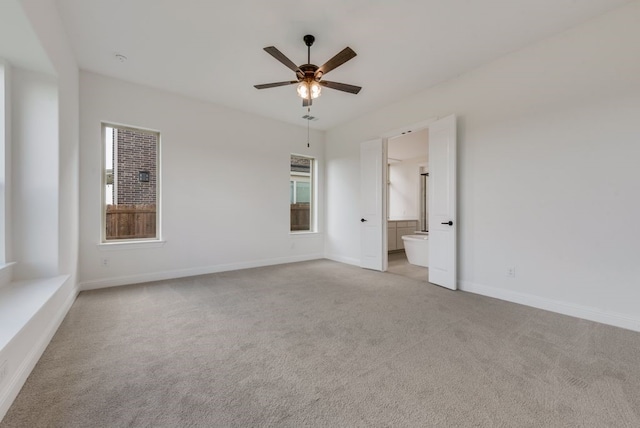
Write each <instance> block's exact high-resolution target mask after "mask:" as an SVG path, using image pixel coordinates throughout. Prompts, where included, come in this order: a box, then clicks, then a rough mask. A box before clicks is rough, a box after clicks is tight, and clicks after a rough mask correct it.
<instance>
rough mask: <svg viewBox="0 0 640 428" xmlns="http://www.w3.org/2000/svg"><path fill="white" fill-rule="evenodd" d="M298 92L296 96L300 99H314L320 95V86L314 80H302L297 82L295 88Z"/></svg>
mask: <svg viewBox="0 0 640 428" xmlns="http://www.w3.org/2000/svg"><path fill="white" fill-rule="evenodd" d="M296 90H297V92H298V96H299V97H300V98H302V99H306V100H309V99H312V100H315V99H316V98H318V97H319V96H320V93H321V92H322V86H320V84H319V83H318V82H316V81H315V80H313V81H310V82H309V81H306V80H305V81H302V82H300V83H299V84H298V88H297V89H296Z"/></svg>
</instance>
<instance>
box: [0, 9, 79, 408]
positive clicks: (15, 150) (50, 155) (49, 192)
mask: <svg viewBox="0 0 640 428" xmlns="http://www.w3.org/2000/svg"><path fill="white" fill-rule="evenodd" d="M5 1H6V2H7V3H8V2H9V0H5ZM4 3H5V2H4V1H3V5H4ZM11 3H12V6H15V5H17V7H11V8H9V10H10V11H11V13H10V14H9V15H8V16H7V15H3V16H2V18H3V19H0V21H2V22H5V21H6V20H8V21H11V22H12V23H20V25H10V26H3V29H4V30H7V28H10V29H11V31H16V32H17V33H16V35H15V36H14V37H11V39H10V40H12V41H13V43H16V44H21V43H25V42H27V41H28V43H27V46H28V47H29V49H22V45H20V46H21V48H20V49H17V51H18V52H20V55H17V56H15V57H14V58H19V61H21V62H20V63H19V64H18V65H17V66H16V67H15V68H13V69H12V71H13V73H12V78H11V80H12V82H13V83H12V89H13V90H14V93H12V94H11V95H12V96H11V105H12V114H13V117H12V125H13V126H12V129H11V140H12V141H11V142H10V144H11V149H12V153H11V156H12V159H11V167H12V176H13V178H14V180H13V183H12V189H11V190H12V194H11V205H12V211H13V218H12V219H11V221H12V223H11V232H13V237H12V246H13V250H14V251H13V257H12V260H14V261H16V262H17V265H16V266H14V276H15V277H16V278H15V279H27V278H29V279H32V278H39V279H37V280H31V281H26V282H14V283H13V284H11V285H9V286H8V287H7V288H8V289H9V293H8V294H7V293H5V294H4V295H2V296H0V306H2V308H0V309H2V311H3V313H4V314H5V315H6V314H7V313H9V314H12V313H17V314H18V315H19V316H18V317H16V318H13V319H12V320H11V323H9V324H11V325H10V326H9V327H8V328H7V329H4V330H3V333H5V334H3V339H4V340H3V344H5V343H6V345H5V346H2V347H0V363H4V369H5V370H6V376H5V378H4V380H3V382H2V383H1V384H0V419H1V418H2V417H3V416H4V414H5V412H6V411H7V409H8V408H9V406H10V405H11V402H12V401H13V399H14V398H15V396H16V395H17V394H18V392H19V391H20V388H21V387H22V385H23V384H24V382H25V381H26V379H27V377H28V375H29V373H30V372H31V370H32V368H33V367H34V366H35V364H36V362H37V361H38V359H39V358H40V355H41V354H42V352H43V351H44V349H45V348H46V346H47V344H48V343H49V341H50V339H51V337H52V336H53V334H54V333H55V331H56V329H57V327H58V325H59V324H60V322H61V321H62V319H63V318H64V316H65V314H66V313H67V311H68V309H69V308H70V307H71V304H72V303H73V301H74V299H75V296H76V293H77V289H76V272H77V262H78V194H79V193H78V163H79V162H78V141H79V140H78V127H79V119H78V68H77V65H76V62H75V59H74V56H73V53H72V51H71V48H70V46H69V43H68V40H67V36H66V33H65V31H64V29H63V28H62V25H61V22H60V18H59V16H58V12H57V9H56V7H55V4H54V1H53V0H11ZM3 10H5V9H3ZM22 23H24V24H25V25H22ZM5 34H6V31H3V35H5ZM3 46H4V44H3ZM0 54H1V53H0ZM33 55H35V56H37V57H33ZM14 65H15V64H14ZM32 68H35V70H34V69H32ZM42 277H47V278H42ZM8 297H9V298H8ZM7 298H8V299H7ZM3 305H4V306H3ZM7 308H9V310H8V311H7ZM17 318H19V319H20V325H16V324H17ZM3 325H5V324H3ZM7 330H10V331H11V332H14V331H15V334H11V333H10V336H12V337H9V338H7V337H6V336H7V334H6V332H7Z"/></svg>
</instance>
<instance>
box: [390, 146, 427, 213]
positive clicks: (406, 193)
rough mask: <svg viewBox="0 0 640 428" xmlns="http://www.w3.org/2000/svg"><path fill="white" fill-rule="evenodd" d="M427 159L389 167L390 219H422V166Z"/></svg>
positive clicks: (396, 163) (408, 160) (404, 162)
mask: <svg viewBox="0 0 640 428" xmlns="http://www.w3.org/2000/svg"><path fill="white" fill-rule="evenodd" d="M426 162H427V159H426V157H421V158H416V159H406V160H403V161H400V162H394V163H391V164H390V165H389V213H388V216H389V219H390V220H419V219H420V166H421V165H422V166H424V165H425V164H426Z"/></svg>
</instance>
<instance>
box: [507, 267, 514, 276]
mask: <svg viewBox="0 0 640 428" xmlns="http://www.w3.org/2000/svg"><path fill="white" fill-rule="evenodd" d="M507 277H509V278H515V277H516V268H514V267H510V268H507Z"/></svg>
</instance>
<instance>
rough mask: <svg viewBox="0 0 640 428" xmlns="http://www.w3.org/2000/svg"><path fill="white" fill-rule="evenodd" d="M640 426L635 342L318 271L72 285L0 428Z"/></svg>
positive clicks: (414, 283) (546, 317) (486, 301)
mask: <svg viewBox="0 0 640 428" xmlns="http://www.w3.org/2000/svg"><path fill="white" fill-rule="evenodd" d="M94 426H100V427H123V426H154V427H155V426H161V427H164V426H175V427H195V426H243V427H246V426H290V427H301V426H327V427H338V426H344V427H357V426H399V427H408V426H420V427H424V426H438V427H445V426H505V427H506V426H509V427H551V426H553V427H556V426H567V427H569V426H582V427H605V426H606V427H626V426H628V427H638V426H640V334H638V333H634V332H631V331H626V330H622V329H617V328H614V327H608V326H604V325H600V324H596V323H592V322H588V321H584V320H579V319H574V318H570V317H566V316H562V315H557V314H553V313H549V312H545V311H541V310H537V309H532V308H528V307H524V306H519V305H515V304H511V303H506V302H502V301H498V300H494V299H490V298H485V297H481V296H477V295H473V294H468V293H463V292H452V291H449V290H446V289H443V288H440V287H437V286H433V285H429V284H427V283H426V282H421V281H418V280H416V279H412V278H409V277H403V276H399V275H393V274H382V273H378V272H372V271H367V270H363V269H359V268H357V267H353V266H348V265H343V264H340V263H335V262H331V261H327V260H319V261H312V262H304V263H295V264H288V265H281V266H273V267H265V268H258V269H250V270H243V271H235V272H226V273H220V274H214V275H207V276H200V277H192V278H185V279H180V280H170V281H161V282H156V283H150V284H142V285H134V286H127V287H118V288H111V289H104V290H98V291H91V292H83V293H81V294H80V296H79V297H78V300H77V301H76V302H75V304H74V305H73V307H72V308H71V311H70V312H69V314H68V315H67V317H66V318H65V320H64V322H63V324H62V326H61V327H60V329H59V330H58V332H57V334H56V336H55V337H54V339H53V341H52V342H51V344H50V345H49V347H48V348H47V350H46V351H45V353H44V355H43V357H42V359H41V360H40V362H39V363H38V365H37V366H36V368H35V370H34V371H33V373H32V374H31V376H30V377H29V379H28V380H27V383H26V384H25V386H24V388H23V390H22V392H21V393H20V395H19V396H18V398H17V399H16V401H15V403H14V404H13V406H12V407H11V409H10V410H9V413H8V414H7V416H6V417H5V418H4V420H3V421H2V423H0V427H3V428H6V427H94Z"/></svg>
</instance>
